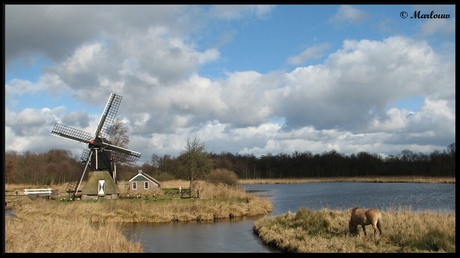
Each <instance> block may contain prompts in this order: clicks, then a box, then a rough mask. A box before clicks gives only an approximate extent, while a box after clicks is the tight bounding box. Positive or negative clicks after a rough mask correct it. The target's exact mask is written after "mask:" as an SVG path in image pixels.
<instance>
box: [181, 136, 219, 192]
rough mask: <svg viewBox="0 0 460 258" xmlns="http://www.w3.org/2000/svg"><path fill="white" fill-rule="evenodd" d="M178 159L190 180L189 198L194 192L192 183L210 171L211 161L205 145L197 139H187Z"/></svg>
mask: <svg viewBox="0 0 460 258" xmlns="http://www.w3.org/2000/svg"><path fill="white" fill-rule="evenodd" d="M180 159H181V163H182V165H183V167H184V169H185V171H186V173H187V175H188V178H189V180H190V196H192V193H193V190H194V189H193V188H194V184H193V181H194V180H195V179H197V178H198V177H199V176H203V175H204V174H205V173H207V172H209V171H210V170H211V168H212V161H211V159H209V158H208V156H207V154H206V145H205V144H204V142H201V141H199V140H198V138H197V137H194V138H193V139H190V138H187V144H186V145H185V150H184V151H183V152H182V154H181V155H180ZM197 197H199V196H197Z"/></svg>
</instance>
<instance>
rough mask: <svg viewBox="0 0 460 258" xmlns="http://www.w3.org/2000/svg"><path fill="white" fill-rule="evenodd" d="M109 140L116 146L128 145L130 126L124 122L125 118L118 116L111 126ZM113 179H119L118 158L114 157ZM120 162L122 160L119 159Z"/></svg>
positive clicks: (124, 146)
mask: <svg viewBox="0 0 460 258" xmlns="http://www.w3.org/2000/svg"><path fill="white" fill-rule="evenodd" d="M108 135H109V139H108V140H109V141H110V142H111V143H112V144H113V145H116V146H120V147H123V148H126V147H128V144H129V136H128V127H127V126H126V125H125V124H124V123H123V119H121V118H117V119H116V120H115V122H114V123H113V124H112V126H110V129H109V132H108ZM112 162H113V180H114V181H115V182H116V181H117V173H118V172H117V160H116V159H115V157H113V161H112ZM118 162H120V160H118Z"/></svg>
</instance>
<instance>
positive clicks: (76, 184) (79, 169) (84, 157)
mask: <svg viewBox="0 0 460 258" xmlns="http://www.w3.org/2000/svg"><path fill="white" fill-rule="evenodd" d="M91 151H92V150H91V149H85V150H83V153H82V154H81V158H80V161H79V162H78V164H77V166H76V167H75V172H74V173H72V174H71V175H70V176H71V177H70V180H69V183H68V184H67V187H66V192H68V193H71V194H72V197H75V195H76V194H77V193H78V189H79V188H80V184H81V179H82V178H83V177H84V175H85V172H86V169H87V167H88V164H89V163H88V160H89V157H90V156H91Z"/></svg>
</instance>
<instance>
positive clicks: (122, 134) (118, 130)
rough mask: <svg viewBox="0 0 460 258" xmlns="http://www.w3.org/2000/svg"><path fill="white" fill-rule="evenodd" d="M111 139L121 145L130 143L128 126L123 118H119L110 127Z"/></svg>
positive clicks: (113, 142) (125, 145)
mask: <svg viewBox="0 0 460 258" xmlns="http://www.w3.org/2000/svg"><path fill="white" fill-rule="evenodd" d="M108 134H109V139H108V140H109V141H110V142H111V143H112V144H114V145H117V146H120V147H124V148H125V147H127V146H128V144H129V136H128V127H127V126H126V125H125V123H123V119H121V118H117V120H115V122H114V123H113V125H112V126H111V127H110V129H109V133H108Z"/></svg>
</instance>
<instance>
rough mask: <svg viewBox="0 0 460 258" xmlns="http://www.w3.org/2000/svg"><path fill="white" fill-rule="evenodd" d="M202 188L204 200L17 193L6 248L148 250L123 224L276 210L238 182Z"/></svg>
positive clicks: (7, 249)
mask: <svg viewBox="0 0 460 258" xmlns="http://www.w3.org/2000/svg"><path fill="white" fill-rule="evenodd" d="M176 183H180V184H181V185H184V184H183V183H184V182H176ZM179 186H180V185H179ZM9 187H10V189H11V188H14V186H9ZM21 187H22V186H21ZM200 188H201V191H202V192H201V195H200V196H201V199H197V198H190V199H189V198H187V199H181V198H167V197H163V196H162V197H160V198H151V197H150V198H140V199H138V198H135V199H98V200H87V201H61V200H59V199H57V200H47V199H45V198H29V197H27V196H15V198H14V200H12V202H11V203H9V206H8V209H12V210H13V211H14V212H13V213H14V217H11V216H9V217H7V218H6V219H5V221H6V223H5V224H6V228H5V232H6V234H5V237H6V245H5V246H6V252H44V253H51V252H97V253H102V252H143V250H142V246H141V245H140V244H139V243H136V242H134V241H133V240H131V241H128V240H127V239H126V238H125V237H124V235H123V232H122V228H121V227H120V226H119V225H120V223H126V222H147V223H169V222H176V221H180V222H189V221H213V220H216V219H223V218H233V217H242V216H257V215H263V214H268V213H269V212H270V211H272V204H271V202H270V201H269V199H268V198H263V197H259V196H256V195H251V194H249V193H246V192H245V191H244V189H243V188H241V187H238V186H226V185H214V184H208V183H205V182H201V183H200ZM53 189H54V187H53Z"/></svg>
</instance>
